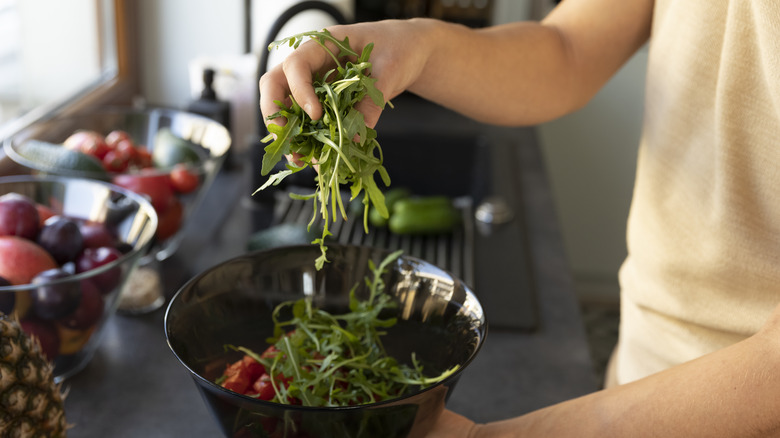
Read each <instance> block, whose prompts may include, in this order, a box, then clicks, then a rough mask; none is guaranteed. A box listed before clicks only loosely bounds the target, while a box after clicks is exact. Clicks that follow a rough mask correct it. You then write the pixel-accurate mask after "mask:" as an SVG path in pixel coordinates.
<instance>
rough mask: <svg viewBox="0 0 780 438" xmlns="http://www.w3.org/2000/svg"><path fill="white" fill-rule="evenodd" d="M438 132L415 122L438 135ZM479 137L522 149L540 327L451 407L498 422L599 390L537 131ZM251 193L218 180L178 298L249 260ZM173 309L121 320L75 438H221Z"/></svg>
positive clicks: (82, 391) (475, 370)
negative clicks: (211, 274)
mask: <svg viewBox="0 0 780 438" xmlns="http://www.w3.org/2000/svg"><path fill="white" fill-rule="evenodd" d="M400 107H401V105H397V106H396V108H397V109H396V110H400ZM434 122H435V121H434ZM434 122H432V121H431V120H430V118H429V119H427V120H424V121H423V120H416V121H412V122H410V123H412V124H414V123H417V124H421V123H424V124H426V125H427V126H428V127H429V128H430V125H431V123H434ZM439 122H441V123H445V124H447V126H449V127H450V128H451V129H454V130H455V132H457V131H458V130H460V129H470V128H473V127H474V126H476V125H473V124H469V123H454V124H453V123H452V119H451V118H449V116H442V119H441V120H439ZM387 126H388V128H387V129H391V128H390V126H393V124H392V123H388V124H387ZM404 126H406V125H404ZM478 127H479V129H485V130H486V132H488V133H489V135H490V136H491V137H492V138H493V139H494V140H495V141H497V142H507V144H511V145H512V146H513V147H514V148H516V151H517V155H516V157H517V163H516V165H517V168H518V175H519V178H520V184H519V185H520V186H521V190H522V202H523V206H522V207H523V208H522V211H523V212H524V214H525V217H524V218H523V219H524V221H525V224H526V227H527V236H528V247H529V254H530V256H531V257H530V258H531V269H532V270H533V276H534V282H535V287H536V300H537V303H536V305H537V306H538V308H537V312H538V319H539V323H538V327H537V328H536V329H535V330H533V331H530V332H529V331H527V330H513V329H506V328H494V327H491V328H490V330H489V333H488V336H487V339H486V341H485V344H484V346H483V348H482V350H481V352H480V354H479V356H478V357H477V358H476V359H475V360H474V362H472V364H471V365H470V366H469V368H468V369H467V370H466V371H465V372H464V374H463V375H462V377H461V380H460V382H459V383H458V385H457V388H456V390H455V391H454V393H453V395H452V397H451V398H450V401H449V404H448V407H449V408H450V409H452V410H454V411H456V412H458V413H461V414H463V415H465V416H467V417H469V418H472V419H473V420H475V421H479V422H486V421H492V420H499V419H504V418H508V417H512V416H516V415H520V414H523V413H525V412H528V411H531V410H534V409H538V408H542V407H545V406H548V405H551V404H554V403H557V402H560V401H563V400H566V399H570V398H573V397H577V396H580V395H583V394H586V393H588V392H591V391H594V390H596V389H597V382H596V381H595V378H594V375H593V372H592V367H591V361H590V356H589V352H588V346H587V342H586V338H585V333H584V329H583V326H582V321H581V318H580V314H579V309H578V306H577V302H576V299H575V295H574V291H573V288H572V283H571V277H570V273H569V266H568V264H567V260H566V257H565V254H564V249H563V244H562V241H561V235H560V231H559V229H558V223H557V219H556V215H555V210H554V204H553V200H552V198H551V196H552V195H551V191H550V187H549V182H548V180H547V175H546V173H545V169H544V164H543V158H542V156H541V152H540V150H539V148H538V145H537V143H536V138H535V131H534V130H533V129H530V128H529V129H503V128H484V127H481V126H478ZM248 186H249V183H248V182H247V176H246V174H245V172H244V171H243V170H242V169H241V168H240V166H239V167H232V168H229V169H225V170H223V172H222V173H221V174H220V176H219V177H218V178H217V180H216V181H215V184H214V186H212V188H211V190H210V191H209V193H208V195H207V197H206V199H205V200H204V204H203V205H202V206H201V208H200V210H199V212H198V216H197V218H196V219H193V221H192V222H191V223H190V226H189V227H188V228H187V230H186V233H187V234H186V238H185V240H184V241H183V243H182V246H181V248H180V249H179V251H178V252H177V253H176V254H175V255H174V256H173V257H172V258H170V259H168V260H166V261H165V262H163V264H162V272H163V275H164V283H165V285H166V293H167V295H168V296H171V295H173V293H175V291H176V289H177V288H178V287H179V286H181V285H182V284H183V283H184V282H185V281H186V280H188V279H189V278H191V277H192V276H193V275H194V274H195V273H197V272H200V271H202V270H203V269H206V268H208V267H210V266H212V265H213V264H215V263H217V262H218V261H221V260H225V259H227V258H230V257H232V256H235V255H239V254H241V253H242V252H243V251H244V242H245V239H246V236H247V234H248V232H249V230H251V229H252V227H253V225H252V221H253V217H255V216H254V214H253V213H252V210H251V209H250V208H248V207H247V206H248V205H249V203H247V199H246V194H247V193H249V192H250V191H251V190H250V189H251V188H250V187H248ZM477 292H479V291H477ZM164 311H165V309H164V308H162V309H159V310H157V311H154V312H152V313H150V314H146V315H140V316H125V315H116V316H115V317H113V318H112V319H111V320H110V321H109V322H108V327H107V328H106V332H105V335H104V337H103V339H102V342H101V344H100V347H99V349H98V351H97V353H96V354H95V356H94V358H93V359H92V361H91V362H90V363H89V364H88V365H87V366H86V367H85V368H84V369H83V370H82V371H81V372H80V373H78V374H77V375H75V376H74V377H72V378H70V379H68V380H67V381H66V382H65V387H66V388H68V390H69V394H68V396H67V399H66V414H67V418H68V421H69V422H70V423H71V424H73V428H72V429H71V430H70V433H69V436H70V437H71V438H79V437H90V438H93V437H112V438H122V437H144V438H146V437H192V438H197V437H217V436H220V432H219V431H218V429H217V427H216V423H215V422H214V421H213V420H212V418H211V416H210V413H209V412H208V411H207V409H206V406H205V404H204V403H203V401H202V400H201V397H200V394H199V393H198V391H197V389H196V388H195V385H194V384H193V382H192V380H191V379H190V377H189V375H188V373H187V371H186V370H185V369H184V368H183V367H182V366H181V365H180V364H179V363H178V361H177V360H176V358H175V357H174V356H173V354H172V353H171V352H170V350H169V349H168V346H167V344H166V341H165V334H164V330H163V319H164ZM488 316H489V315H488Z"/></svg>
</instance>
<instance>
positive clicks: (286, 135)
mask: <svg viewBox="0 0 780 438" xmlns="http://www.w3.org/2000/svg"><path fill="white" fill-rule="evenodd" d="M307 38H308V39H312V40H314V41H316V42H317V43H318V44H319V45H320V46H321V47H322V48H323V49H324V50H325V51H327V52H328V54H329V55H330V56H331V58H332V59H333V61H334V62H335V65H336V68H334V69H331V70H329V71H327V72H326V73H325V74H315V75H314V77H313V85H314V91H315V93H316V94H317V96H318V98H319V100H320V103H321V104H322V108H323V112H324V115H323V117H322V119H321V120H312V119H311V118H310V117H309V116H308V115H307V114H306V112H305V111H303V109H302V108H301V107H300V106H299V105H298V103H297V102H296V101H295V99H293V98H292V96H290V99H291V101H292V104H291V106H289V107H288V106H286V105H285V104H284V103H282V102H280V101H278V100H277V101H275V103H276V104H277V105H278V106H279V108H280V110H279V111H278V112H276V113H274V114H272V115H270V116H268V117H267V119H268V120H271V119H275V118H279V117H283V118H286V119H287V123H286V124H285V125H284V126H279V125H276V124H273V123H271V124H268V125H267V127H268V131H269V134H268V136H266V137H265V138H264V139H263V140H262V141H263V143H268V142H271V140H273V141H272V142H271V143H270V144H268V145H267V146H266V147H265V154H264V155H263V163H262V168H261V174H262V175H268V174H269V173H270V172H271V171H272V170H273V169H274V167H275V166H276V164H277V163H278V162H279V161H280V160H281V159H282V157H283V156H284V155H287V154H290V153H298V154H300V155H301V159H300V160H301V162H302V163H303V165H302V166H300V167H298V166H295V165H293V164H290V163H287V164H286V169H285V170H281V171H279V172H277V173H275V174H273V175H271V176H270V177H269V178H268V180H267V181H266V182H265V183H264V184H263V185H262V186H261V187H260V188H259V189H257V190H258V191H259V190H263V189H265V188H267V187H270V186H274V185H278V184H279V182H281V181H282V180H283V179H284V178H285V177H287V176H289V175H291V174H292V173H295V172H298V171H301V170H303V169H305V168H306V167H308V166H315V165H316V166H318V171H317V176H316V177H315V182H316V187H315V191H314V193H313V194H307V195H300V194H291V195H290V196H292V197H293V198H295V199H302V200H309V199H312V200H313V204H314V205H313V208H314V213H313V215H312V219H311V222H310V223H309V227H311V225H312V224H313V223H314V222H315V220H316V218H317V215H318V214H319V215H320V216H321V217H322V219H323V221H324V224H323V226H322V235H321V237H320V238H318V239H315V240H314V241H313V242H312V243H314V244H319V245H320V249H321V255H320V257H318V258H317V260H316V262H315V265H316V267H317V269H321V268H322V266H323V265H324V263H325V262H327V261H328V260H327V257H326V251H327V248H326V245H325V244H326V238H327V237H328V236H331V235H332V234H331V233H330V231H329V224H330V222H331V221H332V218H335V217H336V216H337V214H340V215H341V217H342V218H343V219H344V220H346V219H347V213H346V210H345V208H344V202H343V200H342V196H341V190H340V186H341V185H342V184H350V185H351V187H350V201H352V200H355V199H356V198H357V197H358V196H359V195H360V193H361V192H364V193H365V195H364V196H363V197H362V202H363V204H364V213H366V214H364V215H363V218H364V221H363V227H364V229H365V230H366V231H367V230H368V223H367V219H366V218H367V217H368V214H367V213H368V208H369V205H373V206H374V208H376V210H377V212H379V214H381V215H382V216H383V217H385V218H387V217H388V211H387V206H386V205H385V198H384V194H383V193H382V190H380V189H379V187H378V186H377V184H376V181H375V180H374V174H375V173H377V172H378V173H379V176H380V178H381V179H382V182H383V183H384V185H385V186H389V185H390V177H389V175H388V174H387V171H386V170H385V168H384V166H383V165H382V161H383V158H382V149H381V147H380V146H379V142H377V140H376V137H377V135H376V131H375V130H374V129H372V128H369V127H368V126H366V124H365V120H364V119H363V114H362V113H361V112H359V111H358V110H356V109H355V108H354V106H355V104H356V103H358V102H360V101H361V100H362V99H363V98H364V97H366V96H368V97H369V98H370V99H371V100H372V101H373V102H374V103H375V104H376V105H378V106H380V107H382V108H384V105H385V101H384V97H383V96H382V93H381V92H380V91H379V90H378V89H377V88H376V87H375V86H374V83H375V82H376V79H374V78H372V77H370V70H371V63H370V62H369V58H370V56H371V51H372V49H373V47H374V45H373V43H370V44H368V45H366V46H365V47H364V48H363V51H362V53H360V54H358V53H357V52H355V51H354V50H353V49H352V47H350V45H349V38H348V37H347V38H344V39H343V40H339V39H337V38H335V37H334V36H333V35H331V33H330V32H328V31H327V30H326V29H323V30H321V31H312V32H304V33H301V34H297V35H294V36H291V37H289V38H285V39H282V40H279V41H275V42H273V43H271V45H270V46H269V47H268V49H269V50H271V49H273V48H275V47H279V46H281V45H283V44H289V45H290V46H291V47H293V48H298V46H299V45H300V44H301V43H302V42H303V41H304V40H305V39H307ZM326 42H330V43H332V44H334V45H335V47H336V49H337V53H334V52H333V51H331V49H330V48H329V47H328V46H327V45H326ZM352 59H354V60H355V61H354V62H353V61H351V60H352ZM329 204H330V208H329Z"/></svg>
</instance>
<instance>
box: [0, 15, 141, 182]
mask: <svg viewBox="0 0 780 438" xmlns="http://www.w3.org/2000/svg"><path fill="white" fill-rule="evenodd" d="M95 1H97V2H99V1H100V0H95ZM112 2H113V5H114V17H113V18H114V26H115V31H116V35H115V42H116V63H117V67H116V69H115V70H113V71H111V72H108V73H106V74H104V75H103V76H102V77H100V78H99V79H97V80H96V81H95V82H94V83H93V84H91V85H90V86H87V87H85V88H84V89H82V90H80V91H79V92H77V93H75V94H74V95H72V96H69V97H67V98H65V99H63V100H60V101H55V102H51V103H48V104H45V105H41V106H39V107H36V108H33V109H32V110H30V111H28V112H27V113H25V114H24V115H22V116H21V117H19V118H16V119H14V120H10V121H9V122H7V123H5V124H4V125H2V126H0V143H2V142H4V141H5V139H7V138H10V137H12V136H13V135H14V134H16V133H18V132H19V131H21V130H23V129H26V128H28V127H30V126H33V125H34V124H35V123H36V122H38V121H40V120H44V119H47V118H50V117H54V116H68V115H74V114H78V113H82V112H88V111H91V110H95V109H97V108H99V107H101V106H105V105H123V104H124V105H127V104H131V103H132V101H133V98H134V97H135V96H137V95H138V92H139V89H140V86H139V84H140V78H139V75H138V67H137V66H138V62H137V59H138V55H137V41H136V39H135V35H137V32H136V23H137V21H136V16H137V12H136V6H135V2H133V1H132V0H112ZM98 15H99V16H98V17H95V19H96V20H99V19H100V15H102V14H98ZM103 43H104V42H103V41H101V42H100V44H103ZM10 161H11V160H10V159H8V158H7V157H6V156H5V152H3V150H2V148H0V175H7V174H10V173H19V172H18V169H14V167H18V166H14V165H13V163H11V162H10ZM14 170H16V171H14Z"/></svg>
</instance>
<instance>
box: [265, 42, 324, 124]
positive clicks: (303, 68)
mask: <svg viewBox="0 0 780 438" xmlns="http://www.w3.org/2000/svg"><path fill="white" fill-rule="evenodd" d="M329 61H330V59H329V57H328V56H327V54H326V53H325V51H324V50H322V48H321V47H319V45H317V43H315V42H313V41H306V42H304V43H303V44H301V45H300V47H298V49H296V50H295V51H293V52H292V53H290V54H289V55H288V56H287V57H286V58H285V59H284V61H283V62H282V63H281V64H279V65H277V66H275V67H273V68H272V69H271V70H269V71H268V72H266V73H265V74H264V75H263V76H262V77H261V78H260V83H259V85H258V86H259V87H260V110H261V111H262V113H263V117H264V118H266V117H268V116H269V115H271V114H273V113H275V112H276V111H278V110H279V107H278V106H277V105H276V103H274V101H275V100H279V101H281V102H284V104H285V105H288V106H289V105H290V104H291V103H292V102H291V100H290V95H292V97H293V98H294V99H295V101H296V102H298V105H300V106H301V108H303V109H304V111H306V113H307V114H308V115H309V116H310V117H311V118H312V119H315V120H319V119H320V118H321V117H322V105H320V102H319V99H317V95H316V94H315V93H314V88H313V87H312V74H313V73H314V72H319V71H322V70H323V69H325V68H327V66H328V64H329Z"/></svg>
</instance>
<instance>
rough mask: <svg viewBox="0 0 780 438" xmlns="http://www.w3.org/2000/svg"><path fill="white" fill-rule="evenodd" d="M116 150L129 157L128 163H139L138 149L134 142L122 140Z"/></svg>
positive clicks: (115, 147)
mask: <svg viewBox="0 0 780 438" xmlns="http://www.w3.org/2000/svg"><path fill="white" fill-rule="evenodd" d="M114 150H115V151H117V152H119V153H121V154H123V155H124V156H126V157H127V161H128V163H130V164H132V163H135V162H136V161H138V149H137V148H136V146H135V143H133V140H130V139H127V140H120V141H119V142H118V143H117V144H116V145H115V146H114Z"/></svg>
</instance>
